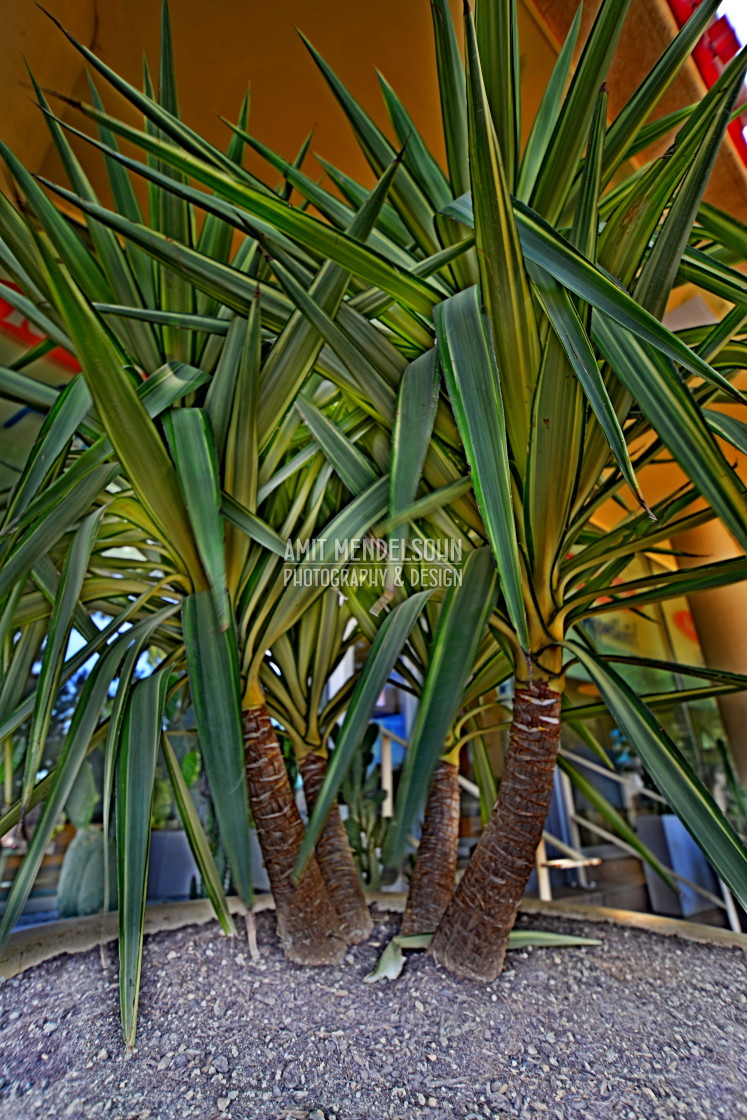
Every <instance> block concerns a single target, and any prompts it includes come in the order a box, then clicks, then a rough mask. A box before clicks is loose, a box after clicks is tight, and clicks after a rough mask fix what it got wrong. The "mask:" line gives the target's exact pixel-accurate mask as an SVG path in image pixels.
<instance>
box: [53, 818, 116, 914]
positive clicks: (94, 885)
mask: <svg viewBox="0 0 747 1120" xmlns="http://www.w3.org/2000/svg"><path fill="white" fill-rule="evenodd" d="M104 848H105V845H104V834H103V832H102V831H101V829H100V828H91V827H89V828H83V829H81V830H80V831H79V832H78V833H76V835H75V837H74V839H73V840H72V842H71V844H70V846H69V848H68V849H67V851H66V852H65V858H64V860H63V862H62V870H61V871H60V881H59V884H58V887H57V911H58V913H59V915H60V917H61V918H73V917H77V916H79V915H82V914H98V913H100V911H101V910H102V909H103V907H104ZM116 905H117V867H116V859H115V856H114V850H113V848H112V847H110V849H109V909H112V910H113V909H115V908H116Z"/></svg>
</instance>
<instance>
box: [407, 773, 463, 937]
mask: <svg viewBox="0 0 747 1120" xmlns="http://www.w3.org/2000/svg"><path fill="white" fill-rule="evenodd" d="M458 842H459V770H458V769H457V767H456V766H454V764H453V763H451V762H447V761H446V759H441V762H440V763H439V764H438V766H437V768H436V773H435V774H434V776H433V782H432V783H431V788H430V792H429V794H428V801H427V803H426V806H425V818H424V820H423V829H422V831H421V834H420V844H419V845H418V854H417V858H416V861H415V867H414V869H413V872H412V875H411V876H410V890H409V892H408V895H407V905H406V907H405V914H404V917H403V919H402V929H401V931H400V932H401V933H403V934H407V935H409V934H411V933H432V932H433V931H434V930H435V929H436V926H437V925H438V923H439V922H440V921H441V918H442V917H443V915H444V912H445V910H446V907H447V906H448V905H449V902H450V901H451V896H452V894H453V892H454V877H455V875H456V865H457V844H458Z"/></svg>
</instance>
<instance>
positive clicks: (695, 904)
mask: <svg viewBox="0 0 747 1120" xmlns="http://www.w3.org/2000/svg"><path fill="white" fill-rule="evenodd" d="M637 830H638V835H639V836H640V838H641V840H642V841H643V843H644V844H646V845H647V847H649V848H650V849H651V851H652V852H653V853H654V855H655V856H656V857H657V858H658V859H659V860H661V862H662V863H663V864H664V866H665V867H671V869H672V870H673V871H675V872H676V873H677V874H678V875H682V876H684V878H686V879H690V880H691V882H693V883H697V885H698V886H699V887H703V888H704V889H705V890H708V891H711V893H712V894H716V895H718V894H720V887H719V883H718V879H717V878H716V875H715V872H714V870H713V868H712V867H711V865H710V863H709V862H708V860H707V859H706V857H705V856H704V855H703V853H702V851H701V850H700V848H699V847H698V845H697V844H696V843H695V841H694V840H693V838H692V836H691V835H690V833H689V832H688V831H687V829H686V828H685V826H684V825H683V823H682V821H681V820H680V819H679V817H676V816H675V815H674V813H663V814H661V815H660V816H657V815H655V814H653V813H652V814H649V813H642V814H640V816H639V817H638V820H637ZM645 873H646V885H647V886H648V893H649V897H650V899H651V909H652V910H653V911H654V913H655V914H670V915H671V916H672V917H676V918H679V917H683V918H689V917H692V916H693V915H694V914H701V913H703V912H704V911H706V910H711V909H712V908H713V904H712V903H711V902H709V900H708V899H707V898H704V897H703V895H701V894H698V893H697V891H694V890H693V889H692V887H688V886H687V884H686V883H679V884H678V889H677V890H676V891H673V890H672V888H671V887H669V886H667V884H666V883H665V882H664V880H663V879H661V878H660V877H659V876H658V875H657V874H656V872H655V871H653V869H652V868H650V867H649V866H648V864H646V865H645Z"/></svg>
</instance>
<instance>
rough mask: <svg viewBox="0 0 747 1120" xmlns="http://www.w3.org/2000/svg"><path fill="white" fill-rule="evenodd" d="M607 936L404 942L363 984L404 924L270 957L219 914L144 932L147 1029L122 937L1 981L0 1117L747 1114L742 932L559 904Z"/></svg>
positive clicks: (265, 920) (267, 936)
mask: <svg viewBox="0 0 747 1120" xmlns="http://www.w3.org/2000/svg"><path fill="white" fill-rule="evenodd" d="M520 923H521V925H523V926H525V927H526V926H529V925H530V924H531V925H532V926H533V927H534V928H543V929H553V930H563V931H565V932H569V933H574V934H576V933H585V934H586V935H587V936H596V937H600V938H601V939H602V940H603V944H602V945H601V946H598V947H594V948H583V949H563V950H559V949H533V950H529V951H527V952H515V953H512V954H511V955H510V957H509V965H508V968H507V970H506V971H505V972H504V973H503V975H502V976H501V977H500V978H499V979H498V980H497V981H495V982H494V983H493V984H490V985H488V986H481V985H477V984H474V983H471V982H466V981H462V980H457V979H455V978H454V977H452V976H450V975H449V974H448V973H445V972H443V971H442V970H440V969H436V968H435V966H434V965H433V963H432V961H430V960H429V959H427V958H424V957H422V956H421V955H418V956H417V957H412V958H411V959H410V960H409V962H408V965H407V967H406V969H405V972H404V973H403V975H402V976H401V977H400V979H399V980H398V981H396V982H395V983H390V982H388V981H383V982H381V983H379V984H374V985H368V984H363V983H361V979H362V977H363V976H364V975H365V974H366V972H368V971H369V969H370V968H371V967H372V966H373V964H374V962H375V960H376V958H377V956H378V954H379V952H380V951H381V948H382V946H383V945H384V944H385V943H386V941H387V940H388V938H389V936H391V934H392V932H394V931H395V925H394V924H393V923H392V921H391V920H388V921H384V920H383V919H382V920H381V921H380V922H379V923H378V924H377V926H376V929H375V931H374V935H373V939H372V940H371V941H370V942H369V943H368V944H367V945H364V946H359V947H357V948H355V949H353V950H352V951H351V952H350V954H349V955H348V957H347V958H346V962H345V964H344V965H343V966H342V968H341V969H337V970H336V969H332V968H321V969H314V970H311V969H301V968H298V967H296V966H293V965H289V964H287V963H286V962H285V960H284V959H283V957H282V955H281V954H280V952H279V950H278V949H277V946H276V943H275V938H274V915H272V914H271V913H262V914H260V915H258V918H257V927H258V943H259V948H260V951H261V959H260V960H259V961H257V962H253V961H252V959H251V956H250V953H249V951H248V946H247V944H246V942H245V941H241V940H230V939H227V938H224V937H222V936H221V934H220V932H219V930H218V927H217V926H216V925H214V924H213V925H209V926H199V927H194V926H193V927H190V928H187V929H183V930H180V931H178V932H176V933H162V934H157V935H154V936H152V937H149V938H147V939H146V945H145V962H144V967H143V986H142V995H141V1000H140V1022H139V1031H138V1042H137V1049H136V1051H135V1053H134V1054H132V1055H130V1056H128V1057H126V1056H124V1054H123V1051H122V1044H121V1041H120V1035H119V1022H118V1010H117V977H116V969H115V967H114V948H113V946H112V947H109V949H108V950H107V954H108V960H109V962H110V963H109V966H108V968H107V969H105V970H104V969H102V965H101V957H100V954H99V952H98V951H95V952H90V953H86V954H81V955H77V956H62V957H58V958H56V959H55V960H52V961H49V962H47V963H46V964H43V965H40V966H38V967H37V968H35V969H32V970H30V971H28V972H26V973H24V974H23V975H21V976H18V977H16V978H15V979H13V980H9V981H6V982H5V983H4V984H3V985H2V987H0V1075H1V1076H0V1120H37V1118H39V1120H41V1118H42V1117H43V1118H44V1120H47V1117H55V1118H62V1117H74V1118H75V1120H211V1118H217V1117H221V1118H222V1117H223V1116H226V1117H227V1118H231V1120H255V1118H256V1120H291V1118H292V1120H417V1118H420V1117H422V1118H423V1120H452V1118H457V1120H469V1118H472V1120H477V1118H480V1120H484V1118H489V1117H492V1118H500V1120H504V1118H505V1117H526V1118H540V1117H544V1116H547V1117H558V1118H561V1120H611V1118H618V1117H619V1118H624V1120H639V1118H646V1120H649V1118H658V1117H677V1118H680V1120H700V1118H701V1117H702V1118H704V1120H705V1118H707V1120H713V1118H716V1117H718V1118H723V1120H747V994H746V993H747V954H744V953H743V952H742V951H740V950H738V949H728V948H721V947H714V946H707V945H697V944H692V943H689V942H685V941H680V940H677V939H672V938H662V937H659V936H657V935H655V934H649V933H643V932H641V931H637V930H629V929H620V928H617V927H612V926H608V925H591V924H588V925H583V924H580V923H578V922H574V921H564V920H562V919H555V918H548V917H541V918H540V917H533V918H532V919H531V922H530V920H529V919H528V918H526V917H524V918H522V919H520Z"/></svg>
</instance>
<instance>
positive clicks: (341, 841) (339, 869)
mask: <svg viewBox="0 0 747 1120" xmlns="http://www.w3.org/2000/svg"><path fill="white" fill-rule="evenodd" d="M298 765H299V769H300V771H301V776H302V777H303V788H304V792H305V794H306V804H307V806H308V809H309V814H311V811H312V809H313V808H314V805H315V804H316V799H317V797H318V796H319V791H320V789H321V788H322V783H323V782H324V776H325V774H326V773H327V759H326V758H325V757H324V755H322V754H318V753H317V752H316V751H311V752H309V754H306V755H304V757H303V758H302V759H301V760H300V761H299V764H298ZM316 858H317V863H318V864H319V870H320V871H321V873H322V878H323V879H324V885H325V886H326V888H327V893H328V894H329V897H330V901H331V903H332V905H333V906H334V908H335V910H336V912H337V917H338V919H339V921H340V930H341V931H342V933H343V935H344V937H345V938H346V940H347V941H348V942H349V943H350V944H353V945H357V944H359V942H361V941H365V940H366V938H367V937H369V935H370V933H371V930H372V929H373V921H372V919H371V913H370V911H369V909H368V906H367V904H366V899H365V896H364V894H363V888H362V887H361V881H360V876H359V875H358V868H357V867H356V866H355V860H354V859H353V853H352V851H351V848H350V843H349V842H348V834H347V832H346V831H345V825H344V824H343V823H342V818H341V817H340V811H339V809H338V807H337V805H333V806H332V808H331V809H330V811H329V814H328V816H327V820H326V822H325V825H324V828H323V829H322V832H321V835H320V836H319V839H318V840H317V844H316Z"/></svg>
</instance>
